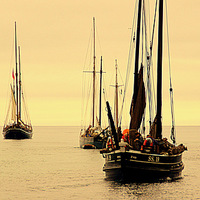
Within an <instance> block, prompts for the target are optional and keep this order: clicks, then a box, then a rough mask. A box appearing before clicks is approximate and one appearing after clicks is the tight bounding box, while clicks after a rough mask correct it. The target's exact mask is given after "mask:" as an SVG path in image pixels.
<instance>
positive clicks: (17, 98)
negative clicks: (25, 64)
mask: <svg viewBox="0 0 200 200" xmlns="http://www.w3.org/2000/svg"><path fill="white" fill-rule="evenodd" d="M15 62H16V106H17V123H18V121H19V105H18V102H19V96H18V70H17V65H18V64H17V25H16V22H15Z"/></svg>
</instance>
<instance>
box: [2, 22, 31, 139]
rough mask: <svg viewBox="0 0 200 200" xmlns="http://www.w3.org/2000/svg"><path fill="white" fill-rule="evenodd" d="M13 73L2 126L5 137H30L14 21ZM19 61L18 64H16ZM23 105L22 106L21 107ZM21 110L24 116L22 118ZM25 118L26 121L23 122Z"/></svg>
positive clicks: (29, 124)
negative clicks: (9, 99) (14, 64)
mask: <svg viewBox="0 0 200 200" xmlns="http://www.w3.org/2000/svg"><path fill="white" fill-rule="evenodd" d="M15 63H16V66H15V73H14V69H13V72H12V78H13V83H12V85H11V101H10V105H9V108H8V112H7V117H6V120H5V123H4V127H3V136H4V138H5V139H30V138H32V134H33V133H32V126H31V123H30V120H29V117H28V113H27V109H26V108H25V104H22V102H24V94H23V90H22V81H21V62H20V47H18V48H17V30H16V22H15ZM18 63H19V64H18ZM22 106H23V108H22ZM22 111H24V118H25V119H22ZM24 120H26V121H27V122H25V121H24Z"/></svg>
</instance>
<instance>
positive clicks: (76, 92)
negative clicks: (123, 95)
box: [0, 0, 200, 126]
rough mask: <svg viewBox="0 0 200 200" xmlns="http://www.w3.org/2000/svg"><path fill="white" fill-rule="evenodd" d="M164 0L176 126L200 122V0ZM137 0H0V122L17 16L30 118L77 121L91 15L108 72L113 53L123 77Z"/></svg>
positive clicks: (61, 122) (44, 121)
mask: <svg viewBox="0 0 200 200" xmlns="http://www.w3.org/2000/svg"><path fill="white" fill-rule="evenodd" d="M147 2H148V3H150V4H152V2H155V1H154V0H147ZM167 2H168V20H169V33H170V55H171V67H172V78H173V87H174V97H175V99H174V100H175V118H176V125H200V115H199V113H200V22H199V19H200V13H199V9H200V1H199V0H192V1H188V0H176V1H174V0H167ZM134 5H135V1H133V0H126V1H121V0H109V1H108V0H95V1H94V0H48V1H47V0H2V1H1V6H0V19H1V20H0V27H1V28H0V30H1V31H0V66H1V73H0V85H1V87H0V89H1V92H0V125H1V126H2V125H3V124H4V120H5V115H6V111H7V106H8V100H9V92H10V88H9V84H10V81H11V72H12V67H13V66H14V46H13V44H14V22H15V21H16V22H17V34H18V43H19V45H20V46H21V63H22V73H23V74H22V76H23V83H24V87H25V94H26V99H27V104H28V110H29V113H30V118H31V121H32V124H33V125H35V126H36V125H55V126H56V125H68V126H70V125H80V124H81V97H82V76H83V65H84V60H85V56H86V51H87V46H88V40H89V37H90V34H91V29H92V18H93V17H95V18H96V27H97V35H98V38H99V41H100V45H101V53H100V54H101V55H102V56H103V63H104V67H105V68H106V71H107V72H106V75H105V77H109V76H114V74H113V73H112V71H113V70H114V65H115V59H116V58H117V59H118V64H119V67H120V70H121V72H122V76H123V79H124V80H125V74H126V66H127V61H128V52H129V43H130V35H131V30H130V28H131V27H132V20H133V11H134ZM101 55H97V59H100V56H101ZM98 62H99V61H98ZM163 73H164V75H165V74H166V73H168V72H167V71H165V70H164V72H163ZM167 76H168V74H167ZM163 87H164V88H168V85H167V86H163ZM166 101H168V99H167V98H165V97H164V103H165V102H166ZM169 113H170V112H167V111H166V109H165V108H163V123H164V125H169V124H170V117H169V116H168V115H169ZM164 114H166V115H167V116H166V117H165V116H164Z"/></svg>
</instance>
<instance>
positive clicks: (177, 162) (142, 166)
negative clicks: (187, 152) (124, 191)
mask: <svg viewBox="0 0 200 200" xmlns="http://www.w3.org/2000/svg"><path fill="white" fill-rule="evenodd" d="M103 156H104V157H105V159H106V162H105V165H104V167H103V171H105V173H106V178H107V179H120V180H123V179H124V180H129V179H130V180H155V179H166V178H171V179H176V178H180V177H181V172H182V170H183V169H184V165H183V163H182V154H178V155H160V154H148V153H142V152H139V151H134V150H130V151H128V152H121V151H119V150H118V151H115V152H110V153H104V154H103Z"/></svg>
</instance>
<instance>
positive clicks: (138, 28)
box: [133, 0, 142, 102]
mask: <svg viewBox="0 0 200 200" xmlns="http://www.w3.org/2000/svg"><path fill="white" fill-rule="evenodd" d="M141 10H142V0H139V4H138V20H137V35H136V37H137V38H136V49H135V73H134V93H133V95H134V102H135V101H136V99H137V93H138V63H139V53H140V27H141Z"/></svg>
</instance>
